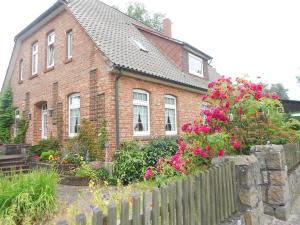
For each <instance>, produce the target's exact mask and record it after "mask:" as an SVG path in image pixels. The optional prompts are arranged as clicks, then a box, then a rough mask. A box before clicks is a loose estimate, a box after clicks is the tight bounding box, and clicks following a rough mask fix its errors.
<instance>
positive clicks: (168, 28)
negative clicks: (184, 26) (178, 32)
mask: <svg viewBox="0 0 300 225" xmlns="http://www.w3.org/2000/svg"><path fill="white" fill-rule="evenodd" d="M163 34H164V35H166V36H167V37H172V22H171V20H170V19H169V18H165V19H164V20H163Z"/></svg>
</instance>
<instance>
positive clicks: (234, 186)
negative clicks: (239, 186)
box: [231, 162, 237, 212]
mask: <svg viewBox="0 0 300 225" xmlns="http://www.w3.org/2000/svg"><path fill="white" fill-rule="evenodd" d="M231 171H232V193H233V212H236V211H237V192H236V174H235V164H234V162H231Z"/></svg>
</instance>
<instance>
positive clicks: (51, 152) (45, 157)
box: [40, 150, 56, 161]
mask: <svg viewBox="0 0 300 225" xmlns="http://www.w3.org/2000/svg"><path fill="white" fill-rule="evenodd" d="M55 154H56V152H55V151H54V150H48V151H46V152H42V154H41V157H40V160H41V161H47V160H50V156H54V155H55Z"/></svg>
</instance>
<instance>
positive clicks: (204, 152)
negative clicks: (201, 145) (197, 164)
mask: <svg viewBox="0 0 300 225" xmlns="http://www.w3.org/2000/svg"><path fill="white" fill-rule="evenodd" d="M200 154H201V156H202V157H203V158H208V157H209V155H208V153H207V152H206V151H201V153H200Z"/></svg>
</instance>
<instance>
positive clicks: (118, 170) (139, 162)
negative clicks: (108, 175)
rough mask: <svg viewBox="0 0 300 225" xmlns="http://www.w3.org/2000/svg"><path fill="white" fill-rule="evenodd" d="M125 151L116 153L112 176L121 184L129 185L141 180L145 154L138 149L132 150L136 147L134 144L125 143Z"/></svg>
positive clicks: (144, 165)
mask: <svg viewBox="0 0 300 225" xmlns="http://www.w3.org/2000/svg"><path fill="white" fill-rule="evenodd" d="M121 146H124V148H125V149H122V148H121V149H120V150H119V151H118V152H117V153H116V160H115V161H114V165H113V172H114V175H115V176H116V177H117V178H119V179H120V180H121V181H122V183H123V184H125V185H126V184H129V183H132V182H134V181H140V180H142V179H143V172H144V170H145V167H146V162H145V156H144V155H145V154H144V152H142V151H140V150H139V149H134V148H132V147H133V146H138V145H137V143H136V142H132V143H130V142H126V143H125V145H121Z"/></svg>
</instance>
